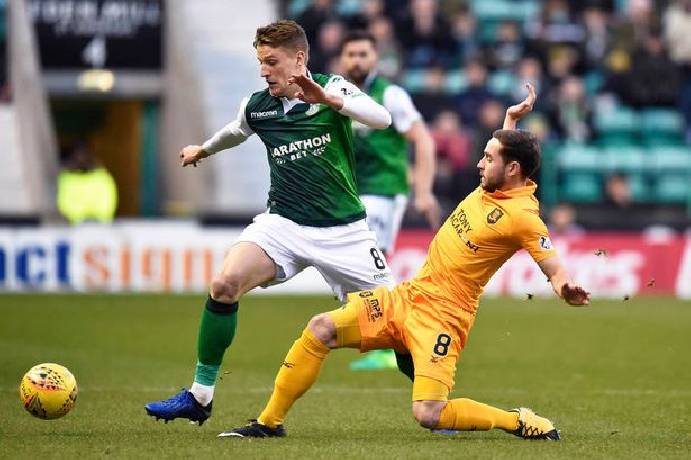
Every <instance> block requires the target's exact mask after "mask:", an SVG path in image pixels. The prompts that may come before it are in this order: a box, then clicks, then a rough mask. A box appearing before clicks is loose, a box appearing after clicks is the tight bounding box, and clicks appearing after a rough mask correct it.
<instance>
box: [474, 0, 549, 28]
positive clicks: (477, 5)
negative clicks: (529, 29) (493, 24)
mask: <svg viewBox="0 0 691 460" xmlns="http://www.w3.org/2000/svg"><path fill="white" fill-rule="evenodd" d="M470 5H471V11H472V12H473V14H474V15H475V17H476V18H477V20H478V25H479V23H481V22H484V21H520V22H526V21H529V20H531V19H533V18H535V17H536V16H537V15H538V14H539V13H540V9H541V5H540V2H539V1H537V0H515V1H509V0H493V1H491V2H488V1H487V0H472V1H471V2H470Z"/></svg>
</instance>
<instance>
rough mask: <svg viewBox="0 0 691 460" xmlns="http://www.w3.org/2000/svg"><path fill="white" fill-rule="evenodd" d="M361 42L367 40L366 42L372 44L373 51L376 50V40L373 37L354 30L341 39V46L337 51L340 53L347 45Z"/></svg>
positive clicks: (364, 31)
mask: <svg viewBox="0 0 691 460" xmlns="http://www.w3.org/2000/svg"><path fill="white" fill-rule="evenodd" d="M361 40H367V41H368V42H370V43H371V44H372V47H373V48H374V49H375V50H376V49H377V39H376V38H374V35H372V34H371V33H369V32H367V31H366V30H362V29H356V30H351V31H349V32H348V33H347V34H346V35H345V37H343V40H342V41H341V46H340V48H339V49H338V52H339V53H342V52H343V48H345V47H346V45H347V44H348V43H352V42H359V41H361Z"/></svg>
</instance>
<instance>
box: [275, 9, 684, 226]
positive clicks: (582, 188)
mask: <svg viewBox="0 0 691 460" xmlns="http://www.w3.org/2000/svg"><path fill="white" fill-rule="evenodd" d="M282 8H283V10H282V13H283V14H284V15H286V16H288V17H291V18H294V19H296V20H297V21H298V22H300V23H301V24H302V25H303V26H304V27H305V29H306V32H307V34H308V36H310V37H311V38H312V46H313V53H315V54H318V55H319V56H320V59H319V60H318V62H316V63H315V62H313V65H312V68H313V70H315V71H333V72H338V68H337V62H336V60H335V53H336V51H337V50H335V49H333V47H330V48H329V49H326V50H325V49H322V48H320V46H321V45H322V43H323V42H324V39H325V38H327V37H324V36H323V35H324V28H323V27H322V24H324V23H329V24H331V25H333V24H335V23H338V24H340V28H334V27H333V26H331V27H330V32H329V34H328V35H329V37H328V42H333V41H334V40H335V39H336V37H334V36H333V35H334V33H343V31H345V30H347V29H348V28H368V29H369V30H370V32H372V33H373V34H374V35H375V36H376V37H377V38H378V40H379V41H380V42H383V43H385V48H386V55H387V61H386V62H387V64H386V66H385V67H383V68H382V70H381V72H382V73H383V74H384V75H386V76H388V77H390V78H393V79H394V80H396V81H398V82H399V84H401V85H402V86H404V87H405V88H406V89H407V90H408V91H410V92H411V94H412V95H413V98H414V100H415V102H416V104H417V105H418V106H419V108H420V111H421V112H422V113H423V116H424V117H425V118H426V119H427V120H428V121H429V122H433V121H434V120H435V119H436V117H437V115H438V114H439V113H442V112H444V111H448V110H452V111H456V112H457V114H458V115H459V116H460V121H461V124H462V126H463V129H464V130H467V129H468V128H472V127H473V125H475V124H476V123H478V120H480V118H481V117H482V115H481V108H482V107H483V105H484V104H485V103H488V101H493V100H496V101H499V102H500V103H501V104H508V103H512V102H514V101H516V100H518V98H519V97H521V94H522V93H521V92H520V91H517V88H518V89H520V83H522V82H524V81H530V82H532V83H533V84H534V85H536V87H537V88H538V92H539V93H540V96H539V97H540V100H539V102H538V104H537V106H536V111H537V112H538V113H537V117H538V118H537V120H538V122H539V124H540V126H541V128H540V129H542V126H544V134H543V135H541V137H542V139H541V140H542V142H543V151H544V154H543V160H544V161H543V167H542V170H541V174H540V181H541V188H540V191H541V200H542V202H543V203H544V204H545V205H546V206H547V207H551V206H554V205H556V204H557V203H559V202H569V203H572V204H574V205H575V206H576V207H577V208H579V207H581V208H582V209H587V210H588V211H589V212H591V211H592V210H593V209H594V210H595V212H594V215H595V214H596V215H598V216H599V217H602V218H603V219H604V220H605V224H604V226H605V228H606V227H607V223H606V222H607V220H608V219H607V214H606V213H599V212H597V211H598V209H602V210H606V208H607V203H606V189H605V185H606V183H607V181H608V178H609V177H611V176H613V175H617V176H622V177H624V178H625V180H626V181H627V184H628V187H629V188H630V191H631V197H632V200H633V202H634V203H636V204H638V205H641V206H642V209H646V206H649V207H654V209H655V210H656V211H659V212H654V213H650V212H648V213H647V214H646V213H645V212H643V213H640V215H638V214H636V213H632V218H634V220H636V219H638V221H637V222H631V226H632V228H634V227H645V226H646V225H651V224H654V223H660V222H654V221H653V219H659V218H661V217H660V216H663V217H662V219H663V221H664V222H662V223H666V224H668V225H671V226H676V227H679V228H684V227H685V226H688V223H689V216H690V215H691V186H690V185H689V184H691V145H690V143H689V141H690V140H691V128H690V126H691V125H690V124H689V122H690V120H691V71H690V70H689V69H690V63H691V35H690V34H688V29H686V33H684V27H685V26H688V25H689V24H691V4H690V2H688V1H685V0H679V1H675V0H670V1H662V2H652V1H645V0H642V1H634V0H617V1H613V0H599V1H598V0H592V1H587V2H577V1H568V0H548V1H544V2H540V1H535V0H503V1H492V2H486V1H480V0H464V1H446V0H438V1H437V0H409V1H395V0H349V1H340V2H337V1H329V0H314V1H309V0H286V1H283V2H282ZM334 30H336V32H334ZM392 62H393V63H394V65H391V63H392ZM315 64H316V65H317V66H322V67H321V68H317V67H315ZM485 74H486V75H485ZM527 123H529V122H526V124H527ZM459 129H460V128H459ZM531 129H532V128H531ZM472 131H473V130H472V129H471V130H470V131H467V132H472ZM474 131H475V137H476V139H474V142H473V145H474V150H473V151H472V152H471V153H470V158H469V159H468V161H466V162H465V166H464V167H465V168H466V169H469V170H471V171H472V170H473V169H474V168H475V162H476V161H477V158H478V157H477V155H478V152H477V147H478V143H481V142H482V140H481V139H478V138H477V137H478V136H480V137H483V138H484V136H486V135H487V129H475V130H474ZM464 132H466V131H464ZM471 134H472V133H471ZM446 135H447V136H449V135H450V134H448V133H447V134H446ZM458 135H459V136H461V137H462V135H463V133H458ZM444 174H445V177H440V182H442V183H443V186H440V187H438V188H437V189H438V191H439V192H440V193H443V194H447V195H448V196H446V199H444V198H445V197H442V201H444V202H445V203H446V204H447V206H450V205H452V204H453V203H455V200H456V199H457V198H458V193H457V192H456V191H455V190H454V187H453V186H450V185H449V180H448V174H447V172H445V173H444ZM454 177H471V175H470V174H466V175H465V176H463V175H457V176H454ZM648 209H649V208H648ZM653 215H654V216H655V217H652V216H653ZM670 216H672V217H670ZM586 220H587V219H586ZM407 223H408V224H414V222H411V221H407ZM598 225H599V224H598ZM616 226H617V225H615V227H616Z"/></svg>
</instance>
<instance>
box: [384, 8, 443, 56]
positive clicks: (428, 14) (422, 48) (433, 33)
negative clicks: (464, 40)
mask: <svg viewBox="0 0 691 460" xmlns="http://www.w3.org/2000/svg"><path fill="white" fill-rule="evenodd" d="M438 6H439V5H438V2H437V0H412V1H411V2H410V14H409V16H408V17H407V18H405V19H403V20H402V21H401V23H400V24H398V27H397V31H396V35H397V36H398V39H399V41H400V42H401V44H402V45H403V49H404V50H405V60H406V64H407V65H408V66H410V67H427V66H430V65H433V64H435V63H442V64H443V65H448V64H449V63H450V62H451V60H452V57H453V54H454V43H453V36H452V35H451V28H450V26H449V23H448V22H447V20H446V19H445V18H444V17H443V16H441V14H439V11H438Z"/></svg>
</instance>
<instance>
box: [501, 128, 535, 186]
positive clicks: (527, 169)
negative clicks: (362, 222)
mask: <svg viewBox="0 0 691 460" xmlns="http://www.w3.org/2000/svg"><path fill="white" fill-rule="evenodd" d="M492 137H494V138H495V139H496V140H498V141H499V142H501V150H500V151H499V154H500V155H501V156H502V158H503V159H504V162H505V163H508V162H510V161H517V162H518V164H520V165H521V173H522V174H523V177H531V176H532V175H533V174H535V171H537V169H538V168H539V167H540V143H539V142H538V141H537V138H536V137H535V135H534V134H533V133H531V132H530V131H525V130H522V129H498V130H496V131H494V133H493V134H492Z"/></svg>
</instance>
